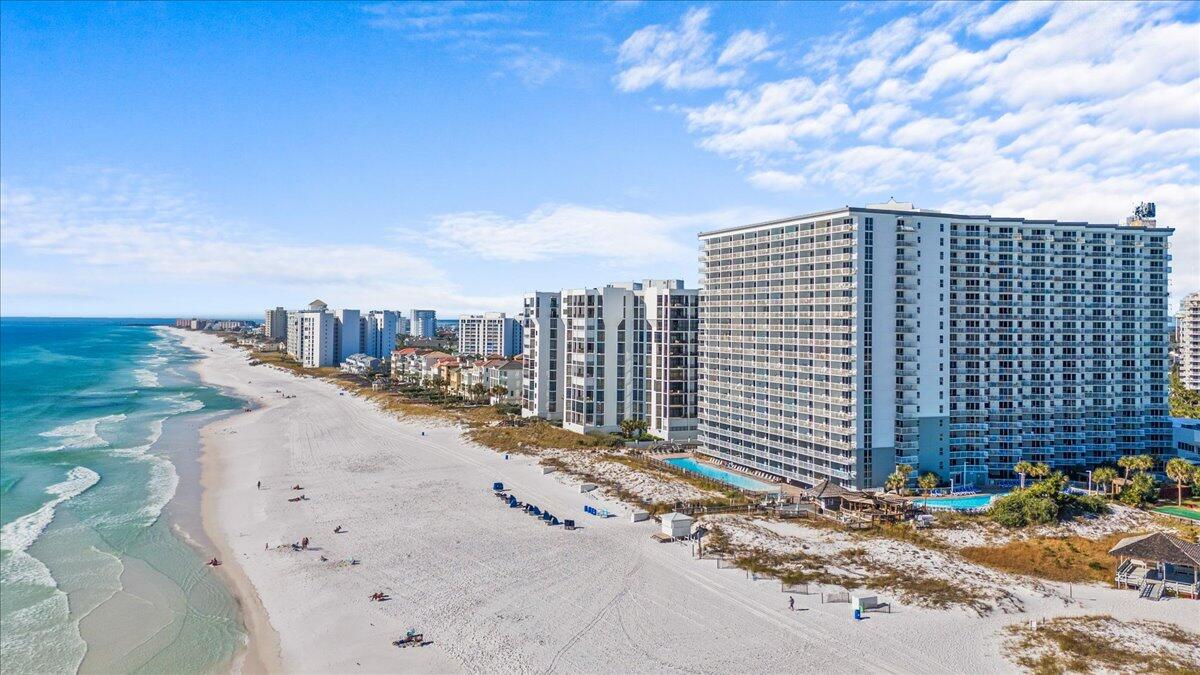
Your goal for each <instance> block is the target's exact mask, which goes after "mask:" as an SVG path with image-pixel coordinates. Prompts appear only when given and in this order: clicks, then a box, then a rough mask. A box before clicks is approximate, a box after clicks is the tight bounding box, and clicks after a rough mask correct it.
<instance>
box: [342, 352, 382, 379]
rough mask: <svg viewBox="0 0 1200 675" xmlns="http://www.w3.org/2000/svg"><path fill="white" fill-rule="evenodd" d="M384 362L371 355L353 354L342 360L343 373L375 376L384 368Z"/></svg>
mask: <svg viewBox="0 0 1200 675" xmlns="http://www.w3.org/2000/svg"><path fill="white" fill-rule="evenodd" d="M382 365H383V361H381V360H379V359H377V358H375V357H374V356H371V355H370V354H351V355H350V356H347V357H346V358H344V359H342V372H343V373H351V374H354V375H373V374H375V373H377V372H379V371H380V370H381V368H382Z"/></svg>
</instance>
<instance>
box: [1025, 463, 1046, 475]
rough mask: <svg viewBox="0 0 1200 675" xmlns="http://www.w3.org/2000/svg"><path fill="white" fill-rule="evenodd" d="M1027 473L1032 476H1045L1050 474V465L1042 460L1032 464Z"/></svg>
mask: <svg viewBox="0 0 1200 675" xmlns="http://www.w3.org/2000/svg"><path fill="white" fill-rule="evenodd" d="M1029 475H1030V476H1031V477H1033V478H1045V477H1046V476H1049V475H1050V467H1049V466H1047V465H1045V464H1043V463H1042V462H1038V463H1037V464H1034V465H1033V468H1032V469H1030V471H1029Z"/></svg>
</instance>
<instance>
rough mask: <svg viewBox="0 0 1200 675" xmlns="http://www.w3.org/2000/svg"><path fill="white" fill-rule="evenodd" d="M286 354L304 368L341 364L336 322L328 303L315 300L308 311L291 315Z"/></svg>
mask: <svg viewBox="0 0 1200 675" xmlns="http://www.w3.org/2000/svg"><path fill="white" fill-rule="evenodd" d="M287 317H288V327H287V353H288V354H289V355H291V357H292V358H294V359H296V360H297V361H299V362H300V364H301V365H303V366H304V367H305V368H322V367H328V366H336V365H337V364H338V360H339V359H338V343H337V330H336V328H335V323H336V319H335V318H334V315H333V313H332V312H330V311H328V309H327V307H326V305H325V303H323V302H321V301H320V300H314V301H313V302H312V303H310V304H309V306H308V309H302V310H299V311H295V312H288V315H287Z"/></svg>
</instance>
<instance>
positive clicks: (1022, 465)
mask: <svg viewBox="0 0 1200 675" xmlns="http://www.w3.org/2000/svg"><path fill="white" fill-rule="evenodd" d="M1013 471H1015V472H1017V473H1018V474H1020V475H1021V489H1022V490H1024V489H1025V476H1028V475H1029V474H1031V473H1033V463H1032V462H1026V461H1025V460H1021V461H1019V462H1017V464H1016V466H1014V467H1013Z"/></svg>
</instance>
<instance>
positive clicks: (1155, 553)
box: [1108, 532, 1200, 600]
mask: <svg viewBox="0 0 1200 675" xmlns="http://www.w3.org/2000/svg"><path fill="white" fill-rule="evenodd" d="M1108 553H1109V555H1114V556H1117V558H1119V559H1120V560H1121V563H1120V565H1119V566H1118V567H1117V586H1119V587H1122V588H1136V589H1138V590H1139V591H1141V596H1142V597H1143V598H1153V599H1155V600H1157V599H1158V598H1161V597H1162V596H1163V593H1165V592H1166V591H1171V592H1172V593H1175V594H1176V595H1187V596H1190V597H1192V598H1196V597H1200V544H1195V543H1193V542H1190V541H1187V540H1186V539H1181V538H1179V537H1176V536H1172V535H1170V534H1167V533H1165V532H1154V533H1151V534H1143V535H1141V536H1137V537H1126V538H1124V539H1122V540H1121V541H1118V542H1117V545H1116V546H1114V547H1112V549H1110V550H1109V552H1108Z"/></svg>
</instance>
